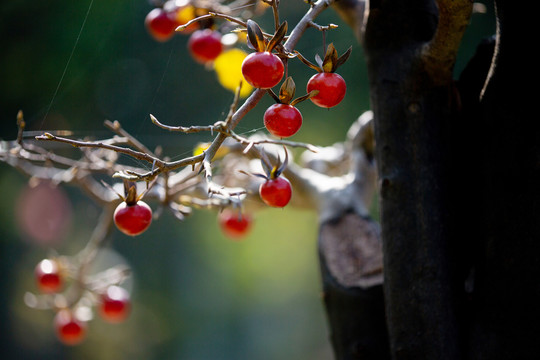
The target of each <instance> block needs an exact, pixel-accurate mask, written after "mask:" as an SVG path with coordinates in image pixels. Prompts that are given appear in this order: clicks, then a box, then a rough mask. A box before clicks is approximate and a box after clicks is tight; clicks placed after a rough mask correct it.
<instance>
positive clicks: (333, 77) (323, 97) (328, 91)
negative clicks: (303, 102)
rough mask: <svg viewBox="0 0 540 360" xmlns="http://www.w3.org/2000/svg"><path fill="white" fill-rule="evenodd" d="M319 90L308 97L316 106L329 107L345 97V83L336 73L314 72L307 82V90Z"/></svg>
mask: <svg viewBox="0 0 540 360" xmlns="http://www.w3.org/2000/svg"><path fill="white" fill-rule="evenodd" d="M312 90H319V93H318V94H317V95H315V96H313V97H311V98H310V100H311V101H312V102H313V103H314V104H315V105H317V106H320V107H324V108H331V107H333V106H336V105H337V104H339V103H340V102H341V100H343V98H344V97H345V92H346V91H347V84H345V80H343V78H342V77H341V76H340V75H339V74H336V73H330V72H322V73H318V74H315V75H313V76H312V77H311V79H309V81H308V83H307V91H308V92H310V91H312Z"/></svg>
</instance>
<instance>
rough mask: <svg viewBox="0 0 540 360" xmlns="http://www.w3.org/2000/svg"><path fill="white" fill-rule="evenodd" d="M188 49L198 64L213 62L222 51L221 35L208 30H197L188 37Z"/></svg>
mask: <svg viewBox="0 0 540 360" xmlns="http://www.w3.org/2000/svg"><path fill="white" fill-rule="evenodd" d="M188 49H189V51H190V53H191V56H192V57H193V59H195V61H197V62H198V63H201V64H206V63H208V62H210V61H214V60H215V59H216V58H217V57H218V56H219V54H221V52H222V51H223V45H222V44H221V34H220V33H219V32H218V31H213V30H210V29H204V30H197V31H195V32H194V33H193V34H191V36H190V37H189V40H188Z"/></svg>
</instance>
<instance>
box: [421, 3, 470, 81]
mask: <svg viewBox="0 0 540 360" xmlns="http://www.w3.org/2000/svg"><path fill="white" fill-rule="evenodd" d="M437 5H438V7H439V23H438V26H437V31H436V32H435V36H434V37H433V40H432V41H430V42H429V43H428V44H427V45H426V47H425V48H424V51H423V59H424V65H425V68H426V70H427V71H428V73H429V74H430V76H431V79H432V81H433V82H434V84H435V85H447V84H449V82H450V81H451V80H452V72H453V69H454V64H455V61H456V56H457V52H458V48H459V45H460V43H461V38H462V37H463V34H464V33H465V30H466V29H467V26H468V25H469V20H470V17H471V14H472V11H473V2H472V1H470V0H459V1H455V0H437Z"/></svg>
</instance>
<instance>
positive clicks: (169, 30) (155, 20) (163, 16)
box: [144, 8, 178, 41]
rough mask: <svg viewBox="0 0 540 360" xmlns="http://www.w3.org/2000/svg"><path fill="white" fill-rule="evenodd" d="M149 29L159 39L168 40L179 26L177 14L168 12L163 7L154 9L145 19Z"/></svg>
mask: <svg viewBox="0 0 540 360" xmlns="http://www.w3.org/2000/svg"><path fill="white" fill-rule="evenodd" d="M144 25H145V26H146V29H147V31H148V32H149V33H150V35H152V37H153V38H154V39H156V40H157V41H167V40H169V39H170V38H172V37H173V35H174V30H175V29H176V28H177V27H178V22H177V21H176V14H173V13H170V12H167V11H165V10H163V9H162V8H154V9H152V10H151V11H150V12H149V13H148V15H146V18H145V19H144Z"/></svg>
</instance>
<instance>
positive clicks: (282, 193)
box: [259, 176, 292, 207]
mask: <svg viewBox="0 0 540 360" xmlns="http://www.w3.org/2000/svg"><path fill="white" fill-rule="evenodd" d="M259 195H260V196H261V199H262V201H264V203H265V204H266V205H268V206H273V207H284V206H285V205H287V204H288V203H289V200H291V196H292V188H291V183H290V182H289V180H287V179H285V178H284V177H281V176H279V177H277V178H275V179H269V180H267V181H266V182H264V183H262V184H261V186H260V187H259Z"/></svg>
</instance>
